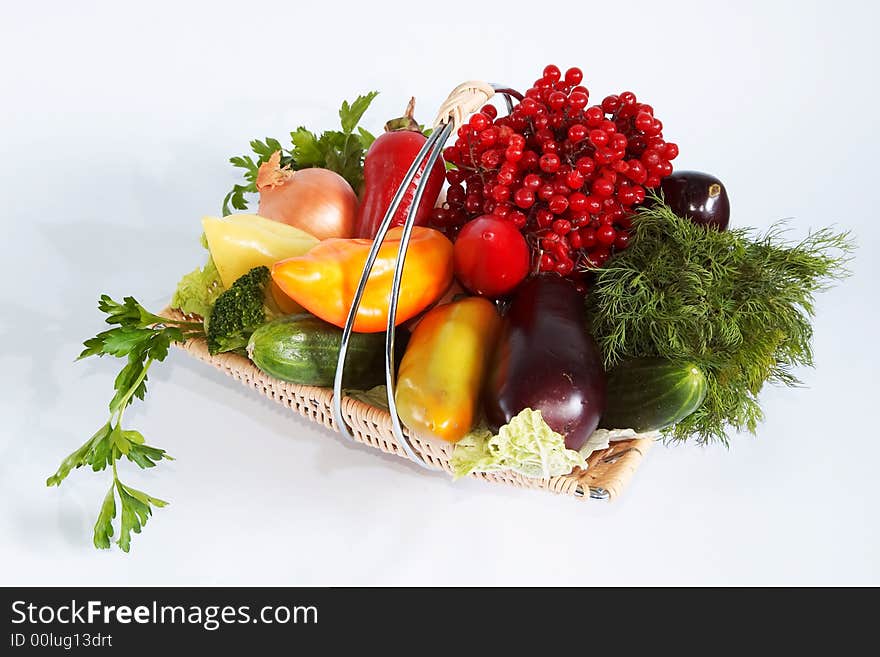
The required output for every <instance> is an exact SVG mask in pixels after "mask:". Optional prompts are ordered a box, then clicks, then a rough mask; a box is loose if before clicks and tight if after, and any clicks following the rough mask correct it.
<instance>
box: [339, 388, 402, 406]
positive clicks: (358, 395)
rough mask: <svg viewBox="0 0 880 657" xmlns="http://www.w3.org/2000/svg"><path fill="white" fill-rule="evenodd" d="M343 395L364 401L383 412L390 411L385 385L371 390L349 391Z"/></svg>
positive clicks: (343, 392)
mask: <svg viewBox="0 0 880 657" xmlns="http://www.w3.org/2000/svg"><path fill="white" fill-rule="evenodd" d="M342 394H343V395H345V396H346V397H351V398H352V399H357V400H358V401H362V402H364V403H365V404H368V405H369V406H374V407H375V408H381V409H382V410H383V411H387V410H390V409H389V407H388V388H387V386H385V385H384V384H382V385H380V386H375V387H374V388H370V389H369V390H348V389H345V390H343V391H342Z"/></svg>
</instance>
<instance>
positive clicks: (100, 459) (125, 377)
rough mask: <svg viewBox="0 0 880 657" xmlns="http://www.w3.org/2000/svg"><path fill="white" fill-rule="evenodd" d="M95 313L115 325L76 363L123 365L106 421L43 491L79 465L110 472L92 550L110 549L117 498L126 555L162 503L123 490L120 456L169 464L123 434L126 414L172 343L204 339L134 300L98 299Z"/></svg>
mask: <svg viewBox="0 0 880 657" xmlns="http://www.w3.org/2000/svg"><path fill="white" fill-rule="evenodd" d="M98 308H99V309H100V310H101V311H102V312H104V313H105V314H106V315H107V317H106V318H105V321H106V322H107V323H108V324H112V325H115V326H114V328H111V329H109V330H107V331H103V332H101V333H99V334H98V335H96V336H95V337H93V338H89V339H88V340H86V341H85V343H84V346H85V349H84V350H83V352H82V353H81V354H80V355H79V358H80V359H81V358H88V357H89V356H104V355H110V356H114V357H116V358H124V359H126V363H125V365H124V366H123V367H122V369H121V370H120V372H119V374H118V375H117V376H116V379H115V381H114V383H113V387H114V395H113V398H112V399H111V401H110V419H109V420H108V421H107V422H106V423H105V424H103V425H102V426H101V428H100V429H98V430H97V431H96V432H95V433H94V434H93V435H92V437H91V438H89V439H88V440H87V441H86V442H85V443H84V444H83V445H82V446H80V447H79V448H78V449H77V450H76V451H74V452H73V453H71V454H70V455H68V456H67V457H66V458H65V459H64V460H63V461H62V462H61V465H59V467H58V470H57V471H56V472H55V474H53V475H52V476H50V477H49V478H48V479H47V480H46V485H47V486H58V485H60V484H61V482H62V481H64V479H65V478H67V476H68V475H69V474H70V472H71V471H72V470H75V469H76V468H80V467H82V466H84V465H88V466H91V468H92V470H94V471H95V472H98V471H101V470H104V469H106V468H107V467H108V466H110V467H111V468H112V471H113V485H112V486H111V487H110V491H109V492H108V493H107V495H106V496H105V498H104V501H103V503H102V504H101V509H100V511H99V512H98V519H97V521H96V522H95V528H94V536H93V542H94V544H95V547H97V548H102V549H105V548H109V547H110V538H111V537H112V536H113V535H114V529H113V521H114V519H115V518H116V500H115V496H118V497H119V509H120V530H119V540H117V544H118V545H119V547H120V548H121V549H122V550H123V551H125V552H128V551H129V549H130V547H131V534H132V532H133V533H135V534H138V533H140V531H141V528H142V527H143V526H144V524H146V522H147V518H148V517H149V516H150V515H151V513H152V511H151V507H157V508H158V507H162V506H165V505H166V504H167V503H166V502H164V501H163V500H160V499H158V498H153V497H150V496H149V495H147V494H146V493H143V492H141V491H138V490H135V489H133V488H130V487H128V486H126V485H125V484H123V483H122V482H121V481H120V480H119V475H118V472H117V467H116V466H117V462H118V461H119V460H120V459H121V458H122V457H123V456H124V457H125V458H127V459H128V460H129V461H130V462H132V463H134V464H136V465H137V466H138V467H140V468H142V469H146V468H152V467H155V466H156V465H157V464H158V463H159V462H160V461H162V460H166V459H168V460H170V459H171V456H169V455H168V454H167V453H166V452H165V450H163V449H160V448H158V447H152V446H150V445H147V444H146V443H145V440H144V437H143V435H142V434H141V433H140V432H139V431H135V430H134V429H123V428H122V417H123V414H124V412H125V409H126V408H127V407H128V405H129V404H131V403H132V401H133V400H134V399H136V398H137V399H143V398H144V395H145V394H146V392H147V387H146V383H147V372H148V370H149V369H150V365H152V363H154V362H156V361H163V360H165V358H166V356H167V355H168V349H169V347H170V346H171V343H172V342H184V341H186V340H189V339H190V338H194V337H204V327H203V325H202V323H201V322H189V321H178V320H171V319H167V318H164V317H160V316H158V315H154V314H153V313H151V312H149V311H148V310H146V309H145V308H144V307H143V306H141V305H140V304H139V303H138V302H137V301H136V300H135V299H134V298H133V297H125V298H124V299H123V301H122V303H119V302H117V301H114V300H113V299H111V298H110V297H108V296H107V295H103V296H102V297H101V298H100V300H99V302H98Z"/></svg>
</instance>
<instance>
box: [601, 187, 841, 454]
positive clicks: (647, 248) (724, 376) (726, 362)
mask: <svg viewBox="0 0 880 657" xmlns="http://www.w3.org/2000/svg"><path fill="white" fill-rule="evenodd" d="M653 200H654V203H653V204H652V205H651V207H644V208H641V209H640V210H639V215H638V217H637V218H636V219H635V221H634V222H633V225H634V231H635V232H634V234H633V238H632V242H631V246H630V248H629V249H627V250H626V251H624V252H623V253H621V254H620V255H618V256H616V257H615V258H614V259H613V260H612V261H611V262H610V263H609V265H608V266H607V267H606V268H605V269H602V270H600V271H599V272H598V273H597V276H596V281H595V284H594V286H593V288H592V290H591V292H590V294H589V295H588V297H587V320H588V323H589V325H590V326H591V328H592V332H593V335H594V336H595V338H596V340H597V342H598V343H599V346H600V349H601V351H602V354H603V357H604V359H605V366H606V368H611V367H614V366H615V365H616V364H617V363H619V362H620V361H622V360H623V359H626V358H632V357H641V356H660V357H663V358H667V359H670V360H686V361H692V362H694V363H697V364H698V365H699V366H700V367H701V369H702V370H703V372H704V373H705V375H706V378H707V381H708V393H707V395H706V400H705V401H704V402H703V405H702V406H701V407H700V408H699V409H697V410H696V411H695V412H694V413H693V414H692V415H690V416H688V417H686V418H685V419H684V420H682V421H680V422H679V423H678V424H676V425H675V426H673V427H670V428H669V429H667V430H666V437H667V438H668V439H672V440H685V439H687V438H689V437H691V436H693V437H695V438H696V439H697V441H698V442H700V443H707V442H710V441H712V440H720V441H722V442H723V443H725V444H727V442H728V435H727V431H728V430H730V429H733V430H736V431H742V430H747V431H749V432H750V433H755V430H756V428H757V424H758V422H759V421H761V420H762V419H763V413H762V411H761V407H760V405H759V403H758V394H759V393H760V391H761V388H762V387H763V386H764V384H765V383H767V382H770V383H777V384H783V385H788V386H796V385H800V381H798V379H797V378H796V377H795V375H794V374H793V370H794V368H796V367H799V366H804V365H807V366H812V364H813V352H812V348H811V344H810V343H811V339H812V334H813V330H812V326H811V324H810V320H811V318H812V316H813V313H814V307H813V301H814V295H815V293H816V292H819V291H822V290H824V289H826V288H828V287H829V286H830V285H831V284H832V283H833V282H834V281H836V280H840V279H843V278H845V277H846V276H848V275H849V271H848V270H847V263H848V262H849V260H850V257H851V253H852V250H853V248H854V244H853V242H852V239H851V238H850V235H849V233H848V232H844V233H835V232H833V231H832V230H831V229H828V228H825V229H821V230H818V231H815V232H812V233H810V234H809V235H808V236H807V237H806V238H805V239H803V240H802V241H801V242H799V243H796V244H788V243H786V242H785V241H784V240H783V233H784V229H785V226H784V224H783V223H777V224H774V225H773V226H772V227H771V228H770V229H769V230H768V231H767V232H766V233H764V234H762V235H760V234H758V235H755V234H753V231H751V230H749V229H734V230H728V231H724V232H719V231H717V230H712V229H708V230H707V229H706V228H704V227H703V226H698V225H696V224H694V223H693V222H691V221H690V220H688V219H685V218H681V217H678V216H676V215H675V213H674V212H673V211H672V210H671V209H670V208H669V207H668V206H667V205H665V204H664V203H663V200H662V198H659V197H658V198H654V199H653Z"/></svg>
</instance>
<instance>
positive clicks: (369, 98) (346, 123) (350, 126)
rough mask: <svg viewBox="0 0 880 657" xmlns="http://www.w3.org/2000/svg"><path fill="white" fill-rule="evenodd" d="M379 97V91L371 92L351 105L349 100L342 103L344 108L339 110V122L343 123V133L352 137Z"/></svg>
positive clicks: (359, 97)
mask: <svg viewBox="0 0 880 657" xmlns="http://www.w3.org/2000/svg"><path fill="white" fill-rule="evenodd" d="M378 95H379V92H378V91H371V92H369V93H368V94H365V95H363V96H358V97H357V98H356V99H355V100H354V102H352V103H351V105H349V104H348V101H347V100H344V101H342V107H340V108H339V120H340V122H341V123H342V132H344V133H345V134H347V135H350V134H351V132H352V131H353V130H354V129H355V126H356V125H357V124H358V123H359V122H360V120H361V117H362V116H363V115H364V112H366V111H367V108H368V107H369V106H370V103H372V102H373V99H374V98H375V97H376V96H378Z"/></svg>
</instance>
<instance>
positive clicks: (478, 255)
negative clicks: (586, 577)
mask: <svg viewBox="0 0 880 657" xmlns="http://www.w3.org/2000/svg"><path fill="white" fill-rule="evenodd" d="M453 258H454V261H455V276H456V278H458V280H459V282H460V283H461V284H462V285H464V286H465V287H466V288H467V289H468V290H470V291H471V292H473V293H474V294H479V295H481V296H484V297H489V298H496V297H501V296H504V295H505V294H507V293H508V292H510V291H512V290H513V289H514V288H515V287H516V286H517V285H519V284H520V283H521V282H522V281H523V279H524V278H525V277H526V275H527V274H528V273H529V247H528V244H526V240H525V238H524V237H523V236H522V233H520V232H519V229H518V228H517V227H516V225H515V224H514V223H513V222H511V221H509V220H507V219H502V218H500V217H494V216H492V215H483V216H482V217H478V218H476V219H474V220H473V221H470V222H468V223H467V224H465V226H464V228H462V229H461V232H460V233H459V234H458V238H457V239H456V240H455V250H454V251H453Z"/></svg>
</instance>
